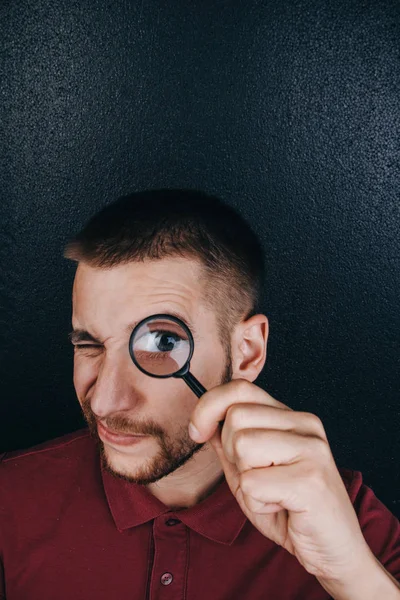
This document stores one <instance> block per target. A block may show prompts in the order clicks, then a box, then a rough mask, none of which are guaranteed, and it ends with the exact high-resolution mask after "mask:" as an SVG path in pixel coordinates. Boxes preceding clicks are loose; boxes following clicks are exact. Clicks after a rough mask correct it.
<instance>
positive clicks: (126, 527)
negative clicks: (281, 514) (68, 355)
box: [0, 429, 400, 600]
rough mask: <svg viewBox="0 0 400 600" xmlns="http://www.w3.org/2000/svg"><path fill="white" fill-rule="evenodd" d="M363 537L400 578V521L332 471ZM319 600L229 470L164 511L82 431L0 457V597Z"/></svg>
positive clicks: (322, 598) (358, 482)
mask: <svg viewBox="0 0 400 600" xmlns="http://www.w3.org/2000/svg"><path fill="white" fill-rule="evenodd" d="M340 472H341V475H342V477H343V480H344V482H345V485H346V488H347V490H348V493H349V496H350V498H351V501H352V503H353V505H354V508H355V510H356V512H357V515H358V518H359V521H360V524H361V528H362V531H363V534H364V536H365V539H366V540H367V542H368V544H369V546H370V548H371V549H372V551H373V553H374V554H375V556H377V557H378V559H379V560H380V561H381V563H382V564H383V565H384V566H385V568H386V569H387V570H388V571H389V572H390V573H392V574H393V575H394V577H396V578H397V579H399V580H400V524H399V521H398V520H397V519H396V517H395V516H394V515H393V514H392V513H391V512H390V511H389V510H388V509H387V508H386V507H385V506H384V505H383V504H382V503H381V502H380V501H379V500H378V499H377V498H376V496H375V495H374V493H373V492H372V490H371V489H370V488H368V487H367V486H365V485H364V484H363V483H362V475H361V473H360V472H358V471H351V470H348V469H340ZM4 597H5V598H7V600H124V599H127V600H128V599H129V600H146V599H149V600H163V599H165V600H205V599H207V600H208V599H210V600H235V599H237V600H267V599H271V600H275V599H279V600H289V599H290V600H301V599H305V600H326V599H328V598H330V597H329V595H328V594H327V592H326V591H325V590H324V589H323V588H322V586H321V585H320V584H319V582H318V581H317V579H316V578H315V577H314V576H313V575H310V574H309V573H307V571H306V570H305V569H304V568H303V567H302V566H301V565H300V563H299V562H298V561H297V559H296V558H295V557H294V556H292V555H291V554H290V553H289V552H287V551H286V550H284V549H283V548H281V547H280V546H278V545H277V544H275V543H274V542H272V541H271V540H269V539H268V538H266V537H264V536H263V535H262V534H261V533H260V532H259V531H258V530H257V529H256V528H255V527H253V525H252V524H251V523H250V521H248V519H247V518H246V517H245V516H244V514H243V513H242V511H241V510H240V507H239V505H238V504H237V502H236V500H235V498H234V496H233V495H232V493H231V491H230V489H229V487H228V485H227V483H226V480H225V479H223V480H222V482H221V483H220V484H219V485H218V486H217V487H216V488H215V490H214V492H213V493H212V494H211V495H209V496H208V497H207V498H205V499H204V500H203V501H202V502H200V503H199V504H197V505H195V506H192V507H190V508H186V509H181V510H170V509H169V508H168V507H167V506H165V505H164V504H163V503H162V502H160V501H159V500H157V498H155V497H154V496H152V494H150V492H149V491H148V490H147V489H146V488H145V487H142V486H140V485H137V484H132V483H128V482H125V481H123V480H119V479H116V478H114V477H113V476H112V475H110V474H109V473H107V472H105V471H103V470H102V468H101V462H100V456H99V454H98V451H97V448H96V445H95V442H94V440H93V439H92V438H91V437H90V435H89V431H88V429H81V430H79V431H76V432H74V433H70V434H68V435H64V436H62V437H59V438H57V439H54V440H51V441H48V442H45V443H43V444H40V445H37V446H35V447H32V448H29V449H27V450H18V451H13V452H7V453H4V454H3V455H2V456H1V457H0V598H4Z"/></svg>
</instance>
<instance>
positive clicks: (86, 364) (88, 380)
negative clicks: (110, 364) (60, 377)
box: [73, 356, 98, 402]
mask: <svg viewBox="0 0 400 600" xmlns="http://www.w3.org/2000/svg"><path fill="white" fill-rule="evenodd" d="M97 371H98V365H97V361H95V360H92V361H89V360H83V359H82V358H79V357H77V356H75V358H74V377H73V382H74V387H75V391H76V394H77V396H78V399H79V401H80V402H81V399H83V398H84V397H85V396H86V394H87V392H88V390H89V389H90V387H91V386H92V385H93V383H94V382H95V380H96V376H97Z"/></svg>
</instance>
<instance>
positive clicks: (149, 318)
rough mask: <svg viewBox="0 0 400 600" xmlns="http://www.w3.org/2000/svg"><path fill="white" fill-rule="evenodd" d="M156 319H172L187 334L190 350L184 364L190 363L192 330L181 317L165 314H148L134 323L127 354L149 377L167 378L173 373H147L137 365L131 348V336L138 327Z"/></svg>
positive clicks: (192, 347) (138, 366)
mask: <svg viewBox="0 0 400 600" xmlns="http://www.w3.org/2000/svg"><path fill="white" fill-rule="evenodd" d="M156 319H165V320H166V321H172V322H173V323H176V324H177V325H179V327H181V328H182V329H183V331H184V332H185V333H186V335H187V336H188V340H189V344H190V352H189V356H188V358H187V360H186V362H185V365H186V364H188V363H190V361H191V358H192V356H193V350H194V341H193V336H192V332H191V331H190V329H189V327H188V326H187V325H186V324H185V323H184V322H183V321H182V320H181V319H178V318H177V317H173V316H172V315H166V314H158V315H150V317H146V318H145V319H142V321H140V322H139V323H138V324H137V325H136V327H135V328H134V329H133V331H132V333H131V335H130V337H129V354H130V357H131V359H132V360H133V362H134V364H135V365H136V366H137V368H138V369H139V371H141V372H142V373H144V374H145V375H150V377H157V379H167V377H173V375H174V373H170V374H169V375H155V374H154V373H149V371H146V369H143V368H142V367H141V366H140V365H139V363H138V362H137V360H136V358H135V354H134V352H133V349H132V346H133V344H132V341H133V338H134V337H135V335H136V333H137V331H138V329H140V327H142V326H143V325H145V323H148V322H149V321H154V320H156ZM182 368H183V367H181V368H180V369H178V370H177V371H175V373H179V371H181V369H182Z"/></svg>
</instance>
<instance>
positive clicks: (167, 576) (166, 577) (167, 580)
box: [161, 573, 173, 585]
mask: <svg viewBox="0 0 400 600" xmlns="http://www.w3.org/2000/svg"><path fill="white" fill-rule="evenodd" d="M172 580H173V577H172V574H171V573H164V575H161V583H162V584H163V585H169V584H170V583H171V581H172Z"/></svg>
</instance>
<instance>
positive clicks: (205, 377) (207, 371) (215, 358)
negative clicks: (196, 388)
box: [185, 344, 227, 390]
mask: <svg viewBox="0 0 400 600" xmlns="http://www.w3.org/2000/svg"><path fill="white" fill-rule="evenodd" d="M226 360H227V358H226V356H225V352H224V350H223V348H221V347H220V346H216V345H215V344H214V345H212V346H211V348H210V349H209V350H207V351H204V350H203V349H202V351H201V352H199V353H198V354H197V356H196V357H195V356H193V359H192V361H191V364H190V372H191V373H193V375H194V376H195V377H196V378H197V379H198V380H199V381H200V383H201V384H202V385H204V387H205V388H206V389H207V390H209V389H211V388H212V387H215V386H216V385H219V383H220V379H221V372H222V371H223V370H224V369H225V365H226ZM185 385H186V384H185Z"/></svg>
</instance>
